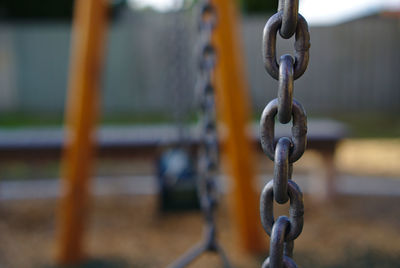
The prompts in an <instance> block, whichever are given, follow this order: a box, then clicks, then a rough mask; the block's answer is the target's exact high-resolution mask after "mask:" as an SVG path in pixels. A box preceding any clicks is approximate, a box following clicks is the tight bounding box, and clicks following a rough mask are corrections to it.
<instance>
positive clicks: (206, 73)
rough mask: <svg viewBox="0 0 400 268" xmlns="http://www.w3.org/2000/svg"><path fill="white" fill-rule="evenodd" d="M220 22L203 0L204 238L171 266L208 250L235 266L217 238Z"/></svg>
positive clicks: (175, 267) (199, 87)
mask: <svg viewBox="0 0 400 268" xmlns="http://www.w3.org/2000/svg"><path fill="white" fill-rule="evenodd" d="M216 24H217V13H216V10H215V8H214V5H213V4H212V0H202V1H200V14H199V55H198V57H199V61H198V71H199V77H198V81H197V85H196V91H197V92H196V93H197V94H196V95H197V96H198V97H199V100H200V123H201V130H202V132H201V142H200V150H199V165H198V187H197V188H198V193H199V198H200V205H201V208H202V211H203V215H204V219H205V226H204V234H203V236H204V238H203V241H202V242H200V243H199V244H198V245H196V246H194V247H193V248H192V249H191V250H189V251H188V252H187V253H185V254H184V255H183V256H182V257H181V258H180V259H178V260H177V261H176V262H175V263H174V264H172V265H170V266H169V267H170V268H183V267H186V266H187V265H189V264H190V263H191V262H192V261H194V260H195V259H196V258H198V257H199V256H200V255H202V254H203V253H205V252H213V253H216V254H218V255H219V256H220V258H221V261H222V264H223V267H225V268H229V267H231V265H230V263H229V260H228V258H227V257H226V255H225V253H224V251H223V250H222V248H221V246H220V245H219V243H218V241H217V232H216V224H215V217H214V216H215V215H214V214H215V208H216V206H217V202H218V191H217V185H216V176H217V172H218V166H219V163H218V162H219V161H218V160H219V156H218V155H219V147H218V135H217V126H216V107H215V97H214V84H213V80H212V76H213V74H214V69H215V64H216V60H217V53H216V51H215V47H214V45H213V43H212V41H211V38H212V34H213V30H214V28H215V26H216Z"/></svg>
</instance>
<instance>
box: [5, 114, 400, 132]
mask: <svg viewBox="0 0 400 268" xmlns="http://www.w3.org/2000/svg"><path fill="white" fill-rule="evenodd" d="M196 118H197V116H196V113H195V112H192V113H190V114H188V115H185V122H195V121H196ZM313 118H319V119H323V118H331V119H335V120H338V121H341V122H343V123H345V124H346V125H348V126H349V128H350V129H351V135H352V137H354V138H396V137H400V117H398V116H396V114H376V113H374V114H372V113H371V114H350V115H347V114H346V115H340V114H333V115H324V116H321V115H317V116H315V117H311V119H313ZM252 119H253V121H258V120H259V119H260V116H259V115H254V116H253V117H252ZM63 122H64V117H63V114H62V113H35V114H32V113H28V112H19V113H3V114H0V128H16V127H44V126H62V124H63ZM171 122H172V123H173V122H174V119H173V115H172V114H170V113H169V114H166V113H160V112H158V113H157V112H154V113H146V114H134V113H132V114H126V113H123V114H112V115H105V116H101V117H100V124H102V125H131V124H159V123H171Z"/></svg>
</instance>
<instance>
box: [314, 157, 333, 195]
mask: <svg viewBox="0 0 400 268" xmlns="http://www.w3.org/2000/svg"><path fill="white" fill-rule="evenodd" d="M319 154H320V156H321V158H320V163H319V165H318V166H320V168H317V169H316V171H315V172H313V177H314V178H313V180H312V182H311V185H312V189H311V191H312V195H313V197H314V198H315V199H317V200H318V201H329V200H332V199H333V198H334V197H335V195H336V176H337V170H336V165H335V149H333V150H323V151H319Z"/></svg>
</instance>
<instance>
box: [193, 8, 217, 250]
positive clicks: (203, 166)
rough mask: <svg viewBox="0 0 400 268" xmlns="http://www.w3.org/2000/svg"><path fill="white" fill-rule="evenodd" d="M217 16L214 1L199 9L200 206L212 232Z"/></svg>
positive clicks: (214, 174) (215, 135)
mask: <svg viewBox="0 0 400 268" xmlns="http://www.w3.org/2000/svg"><path fill="white" fill-rule="evenodd" d="M216 20H217V16H216V12H215V9H214V6H213V5H212V3H211V1H209V0H208V1H204V2H203V3H202V5H201V7H200V23H199V31H200V49H199V52H200V53H199V54H200V55H199V79H198V81H199V82H198V85H199V87H198V90H199V92H198V95H199V96H200V108H201V112H200V122H201V123H200V124H201V140H200V152H199V180H198V185H199V188H198V189H199V195H200V204H201V207H202V210H203V213H204V217H205V219H206V223H207V226H208V228H207V229H209V230H214V229H215V223H214V209H215V207H216V205H217V191H216V185H215V183H216V182H215V176H216V173H217V169H218V159H219V152H218V149H219V148H218V135H217V130H216V122H215V116H216V111H215V98H214V85H213V81H212V78H213V77H212V76H213V72H214V68H215V64H216V51H215V48H214V45H213V43H212V41H211V36H212V32H213V30H214V28H215V24H216ZM208 234H209V235H207V239H208V240H209V242H208V244H209V245H210V246H211V245H212V244H214V242H212V241H214V240H215V231H209V232H208Z"/></svg>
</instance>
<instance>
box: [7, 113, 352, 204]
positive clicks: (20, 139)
mask: <svg viewBox="0 0 400 268" xmlns="http://www.w3.org/2000/svg"><path fill="white" fill-rule="evenodd" d="M250 133H251V136H252V139H253V141H254V144H255V146H256V148H258V149H259V150H261V146H260V142H259V127H258V124H256V123H255V124H253V125H252V127H251V131H250ZM275 133H276V137H277V138H278V137H281V136H290V128H284V127H282V126H280V125H279V124H277V126H276V130H275ZM187 134H188V135H187V137H190V138H188V139H187V143H188V145H189V146H190V147H191V148H192V149H193V150H196V149H197V145H198V143H199V131H198V128H197V126H192V127H189V128H188V129H187ZM347 134H348V131H347V128H346V126H345V125H343V124H342V123H339V122H337V121H333V120H309V123H308V145H307V148H308V149H309V150H315V151H317V152H318V153H319V154H320V155H321V159H322V161H321V165H322V167H321V168H318V169H317V170H318V171H322V172H323V173H324V174H322V175H321V174H320V173H321V172H319V173H318V176H319V177H322V178H320V179H319V181H318V183H316V184H318V185H321V186H320V187H317V188H319V189H317V190H316V191H315V192H317V193H318V194H319V195H320V196H321V197H322V198H327V197H329V196H331V195H332V194H333V193H334V179H335V174H336V171H335V163H334V155H335V151H336V148H337V144H338V143H339V142H340V140H342V139H343V138H344V137H346V135H347ZM63 141H64V132H63V130H62V129H61V128H36V129H34V128H30V129H27V128H21V129H0V161H4V160H10V159H17V160H18V159H21V160H28V161H29V160H36V161H37V159H59V158H60V156H61V151H62V150H61V149H62V145H63ZM97 141H98V149H97V155H98V157H129V158H132V159H134V158H141V159H149V160H152V159H154V158H155V157H156V156H157V155H158V154H159V153H160V151H161V149H162V148H165V147H168V146H173V145H177V144H179V139H178V130H177V129H176V127H174V126H171V125H141V126H137V125H135V126H113V127H101V128H100V130H99V131H98V134H97Z"/></svg>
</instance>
